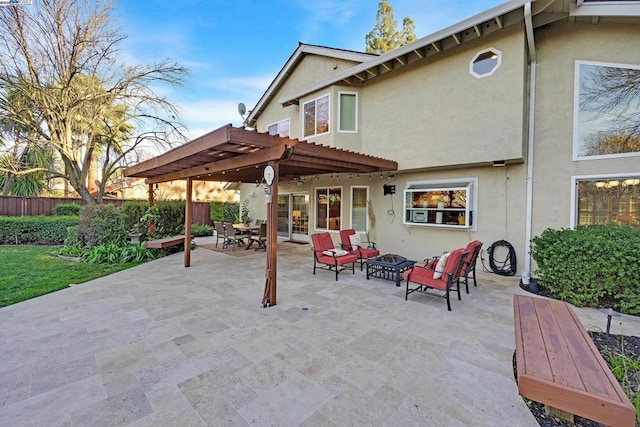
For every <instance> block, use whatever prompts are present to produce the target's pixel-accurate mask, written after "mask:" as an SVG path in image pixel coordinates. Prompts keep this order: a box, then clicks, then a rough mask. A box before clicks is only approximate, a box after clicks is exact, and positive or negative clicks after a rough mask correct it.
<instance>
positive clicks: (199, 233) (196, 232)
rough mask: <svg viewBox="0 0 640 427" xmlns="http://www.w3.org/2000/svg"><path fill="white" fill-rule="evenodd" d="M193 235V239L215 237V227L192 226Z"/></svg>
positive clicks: (205, 225)
mask: <svg viewBox="0 0 640 427" xmlns="http://www.w3.org/2000/svg"><path fill="white" fill-rule="evenodd" d="M191 234H192V235H193V237H205V236H213V227H212V226H210V225H207V224H192V225H191Z"/></svg>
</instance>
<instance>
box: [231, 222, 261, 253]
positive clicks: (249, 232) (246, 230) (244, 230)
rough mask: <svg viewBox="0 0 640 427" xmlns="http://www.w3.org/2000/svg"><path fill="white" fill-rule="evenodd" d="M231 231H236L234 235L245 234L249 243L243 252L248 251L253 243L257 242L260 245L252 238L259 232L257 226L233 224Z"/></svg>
mask: <svg viewBox="0 0 640 427" xmlns="http://www.w3.org/2000/svg"><path fill="white" fill-rule="evenodd" d="M233 229H234V230H235V231H236V234H238V233H240V234H246V236H247V239H248V240H249V241H248V243H247V247H246V248H244V250H245V251H248V250H249V248H251V245H253V242H257V243H258V244H260V242H259V241H258V239H254V238H253V237H254V236H256V235H257V234H258V232H259V231H260V226H259V225H246V224H233Z"/></svg>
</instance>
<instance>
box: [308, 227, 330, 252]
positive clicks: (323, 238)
mask: <svg viewBox="0 0 640 427" xmlns="http://www.w3.org/2000/svg"><path fill="white" fill-rule="evenodd" d="M311 240H312V241H313V248H314V249H315V250H316V251H328V250H331V249H334V245H333V240H331V235H330V234H329V233H327V232H324V233H317V234H313V235H311Z"/></svg>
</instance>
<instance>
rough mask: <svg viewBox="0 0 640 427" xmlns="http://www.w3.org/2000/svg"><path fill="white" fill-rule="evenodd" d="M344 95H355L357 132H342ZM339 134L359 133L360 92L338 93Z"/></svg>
mask: <svg viewBox="0 0 640 427" xmlns="http://www.w3.org/2000/svg"><path fill="white" fill-rule="evenodd" d="M342 95H355V97H356V103H355V108H356V111H355V119H356V122H355V127H356V128H355V130H342V120H341V117H342ZM337 132H338V133H358V92H348V91H338V129H337Z"/></svg>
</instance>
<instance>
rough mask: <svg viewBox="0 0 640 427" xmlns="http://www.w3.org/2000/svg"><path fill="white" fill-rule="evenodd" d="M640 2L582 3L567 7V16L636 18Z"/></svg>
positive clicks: (639, 13) (578, 2) (639, 11)
mask: <svg viewBox="0 0 640 427" xmlns="http://www.w3.org/2000/svg"><path fill="white" fill-rule="evenodd" d="M638 15H640V2H638V1H637V0H636V1H633V0H631V1H601V2H600V1H584V0H578V1H577V2H576V4H570V5H569V16H638Z"/></svg>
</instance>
